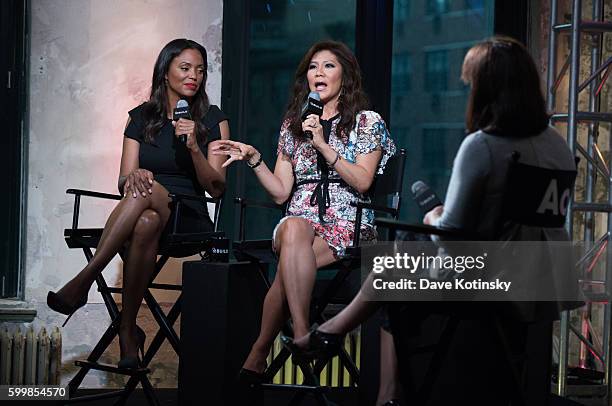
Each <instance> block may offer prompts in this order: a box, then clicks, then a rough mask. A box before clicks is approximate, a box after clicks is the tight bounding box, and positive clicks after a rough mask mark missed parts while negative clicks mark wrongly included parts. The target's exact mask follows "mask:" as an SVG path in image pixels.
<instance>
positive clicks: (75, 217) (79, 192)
mask: <svg viewBox="0 0 612 406" xmlns="http://www.w3.org/2000/svg"><path fill="white" fill-rule="evenodd" d="M66 193H67V194H69V195H74V208H73V210H72V229H73V230H76V229H77V228H78V227H79V210H80V208H81V196H87V197H96V198H99V199H108V200H121V199H122V198H123V197H122V196H121V195H112V194H110V193H102V192H94V191H93V190H84V189H68V190H66Z"/></svg>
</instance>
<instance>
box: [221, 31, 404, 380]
mask: <svg viewBox="0 0 612 406" xmlns="http://www.w3.org/2000/svg"><path fill="white" fill-rule="evenodd" d="M313 91H314V92H318V93H319V95H320V98H321V101H322V102H323V104H324V106H323V114H322V116H321V117H320V118H319V117H318V116H317V115H315V114H311V115H309V116H308V117H307V118H306V119H305V121H303V122H302V117H301V116H302V113H301V110H302V106H303V105H304V102H305V101H306V100H307V96H308V94H309V92H313ZM307 131H310V132H311V133H312V134H313V136H312V138H309V137H306V136H305V133H306V132H307ZM394 152H395V145H394V144H393V141H392V140H391V138H390V136H389V132H388V131H387V128H386V125H385V123H384V121H383V120H382V118H381V117H380V115H379V114H378V113H376V112H374V111H370V110H367V101H366V96H365V94H364V92H363V89H362V87H361V73H360V70H359V66H358V64H357V60H356V58H355V56H354V55H353V53H352V52H351V51H350V49H349V48H348V47H347V46H346V45H344V44H342V43H339V42H334V41H323V42H319V43H316V44H315V45H313V46H312V47H311V48H310V49H309V50H308V52H307V53H306V55H304V57H303V59H302V61H301V62H300V64H299V66H298V68H297V71H296V74H295V82H294V85H293V94H292V96H291V99H290V103H289V107H288V110H287V112H286V114H285V119H284V121H283V123H282V126H281V130H280V136H279V141H278V151H277V158H276V164H275V167H274V172H272V171H271V170H270V169H269V168H268V167H267V165H266V164H265V163H263V162H262V157H261V153H260V152H259V151H257V150H256V149H255V148H254V147H253V146H251V145H247V144H243V143H239V142H235V141H222V142H220V144H219V145H218V147H217V148H215V150H214V153H219V154H225V155H229V156H230V159H229V160H228V161H227V162H226V163H225V165H227V164H229V163H231V162H233V161H235V160H244V161H246V162H247V163H248V164H249V166H250V167H252V168H253V170H254V172H255V175H256V176H257V179H258V180H259V182H260V183H261V184H262V186H263V187H264V189H266V191H267V192H268V193H269V194H270V196H271V197H272V199H273V200H274V201H275V202H277V203H284V202H285V201H287V200H288V199H289V198H290V197H291V200H290V202H289V207H288V212H287V216H286V217H284V218H283V219H281V221H280V222H279V224H278V225H277V226H276V228H275V230H274V233H273V244H274V247H275V251H276V253H277V254H278V255H279V261H278V272H277V273H276V277H275V279H274V283H273V284H272V287H271V288H270V290H269V291H268V293H267V295H266V298H265V301H264V308H263V316H262V317H263V319H262V323H261V330H260V334H259V337H258V339H257V341H256V342H255V344H254V345H253V347H252V349H251V352H250V353H249V355H248V357H247V359H246V361H245V363H244V365H243V369H242V371H241V376H242V379H243V381H244V380H246V381H253V382H257V381H261V380H262V379H263V374H262V372H263V371H264V369H265V368H266V358H267V356H268V353H269V351H270V347H271V346H272V343H273V342H274V338H275V337H276V336H277V334H278V332H279V331H280V329H281V326H282V325H283V323H284V322H285V320H286V319H287V317H288V316H289V314H290V315H291V317H292V320H293V330H294V334H295V337H302V336H304V335H306V334H307V333H308V329H309V327H310V324H309V310H310V299H311V294H312V289H313V284H314V281H315V275H316V270H317V268H319V267H321V266H324V265H326V264H329V263H331V262H334V261H335V260H336V259H337V258H338V257H339V256H341V255H342V254H343V252H344V250H345V248H346V247H347V246H348V245H350V244H351V242H352V239H353V232H354V230H353V229H354V221H355V207H353V206H351V205H350V203H351V202H355V201H357V200H358V199H363V198H364V197H365V196H364V194H365V192H367V190H368V189H369V188H370V185H371V184H372V181H373V179H374V176H375V174H376V173H380V172H382V170H383V168H384V166H385V164H386V162H387V160H388V159H389V157H390V156H391V155H393V154H394ZM326 177H327V178H328V179H329V181H325V178H326ZM294 186H295V187H296V190H295V192H294V193H293V195H291V192H292V189H293V187H294ZM363 218H364V221H363V223H362V228H361V239H362V240H363V241H368V240H372V239H374V238H375V230H374V227H373V218H374V215H373V212H371V211H370V210H366V211H365V213H364V216H363Z"/></svg>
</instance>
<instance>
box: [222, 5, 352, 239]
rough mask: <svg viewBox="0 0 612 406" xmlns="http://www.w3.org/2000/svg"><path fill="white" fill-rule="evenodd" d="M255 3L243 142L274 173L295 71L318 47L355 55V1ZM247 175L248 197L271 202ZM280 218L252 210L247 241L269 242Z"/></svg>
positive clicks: (248, 216)
mask: <svg viewBox="0 0 612 406" xmlns="http://www.w3.org/2000/svg"><path fill="white" fill-rule="evenodd" d="M250 3H251V5H250V7H251V9H250V12H251V27H250V38H249V41H250V48H249V66H248V70H249V72H248V75H249V89H248V95H249V97H248V105H247V117H248V120H247V134H245V135H244V136H245V139H246V141H245V142H247V143H249V144H252V145H254V146H255V147H256V148H257V149H258V150H259V151H261V152H262V154H263V156H264V159H265V161H266V163H268V165H269V166H270V167H271V168H273V167H274V163H275V161H276V147H277V142H278V132H279V129H280V125H281V120H282V116H283V114H284V113H285V108H286V106H287V102H288V98H289V94H290V91H291V86H292V84H293V76H294V74H295V69H296V68H297V65H298V63H299V62H300V60H301V59H302V56H304V54H305V53H306V51H307V50H308V48H310V46H311V45H313V44H314V43H315V42H316V41H319V40H322V39H333V40H337V41H342V42H344V43H346V44H347V45H348V46H349V47H350V48H351V49H353V50H354V49H355V15H356V0H337V1H323V0H291V1H287V0H275V1H267V2H263V1H252V2H250ZM228 63H231V62H228ZM246 174H247V175H246V176H247V178H246V181H245V182H246V183H245V184H246V188H245V189H246V195H247V196H249V197H251V198H254V199H259V200H268V199H269V198H268V196H267V194H266V193H265V191H264V190H263V188H262V187H260V186H259V183H258V182H257V179H255V177H254V176H253V174H252V171H246ZM256 210H257V211H256ZM279 218H280V215H279V213H278V212H275V211H271V210H270V211H266V210H258V209H255V210H253V211H252V214H251V213H249V214H248V215H247V224H246V231H247V238H269V237H270V235H271V234H272V229H273V227H274V225H275V224H276V222H277V220H278V219H279Z"/></svg>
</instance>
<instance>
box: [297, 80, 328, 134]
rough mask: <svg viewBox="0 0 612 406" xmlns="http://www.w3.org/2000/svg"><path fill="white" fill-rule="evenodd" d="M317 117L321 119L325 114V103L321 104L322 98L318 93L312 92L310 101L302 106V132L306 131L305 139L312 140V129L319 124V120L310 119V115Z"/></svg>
mask: <svg viewBox="0 0 612 406" xmlns="http://www.w3.org/2000/svg"><path fill="white" fill-rule="evenodd" d="M312 114H314V115H316V116H318V117H321V115H322V114H323V102H321V96H319V93H317V92H310V93H309V94H308V99H307V100H306V103H304V106H302V116H301V117H302V130H303V131H304V137H306V138H309V139H312V136H313V134H312V129H313V128H315V127H316V125H317V124H318V123H319V122H318V120H315V119H314V118H312V117H310V115H312Z"/></svg>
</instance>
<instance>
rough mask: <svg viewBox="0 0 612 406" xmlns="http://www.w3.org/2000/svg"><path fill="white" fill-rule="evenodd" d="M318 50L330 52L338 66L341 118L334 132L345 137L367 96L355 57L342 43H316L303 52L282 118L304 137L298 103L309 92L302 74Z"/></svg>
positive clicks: (296, 132) (364, 107) (300, 109)
mask: <svg viewBox="0 0 612 406" xmlns="http://www.w3.org/2000/svg"><path fill="white" fill-rule="evenodd" d="M319 51H329V52H331V53H333V54H334V55H335V56H336V58H338V62H339V63H340V65H341V66H342V85H341V87H340V98H339V99H338V112H339V113H340V117H341V118H340V122H339V123H338V126H337V130H336V134H337V135H338V136H339V137H341V138H342V139H347V138H348V135H349V134H350V132H351V130H352V129H353V127H355V120H356V115H357V113H358V112H359V111H361V110H365V109H367V108H368V98H367V96H366V94H365V93H364V91H363V89H362V87H361V70H360V69H359V64H358V63H357V58H355V55H354V54H353V52H352V51H351V50H350V49H349V47H347V46H346V45H345V44H343V43H342V42H337V41H321V42H317V43H316V44H314V45H313V46H312V47H310V49H309V50H308V52H306V55H304V57H303V58H302V60H301V62H300V64H299V65H298V68H297V70H296V72H295V82H294V85H293V94H292V96H291V99H290V100H289V106H288V107H287V113H286V114H285V120H289V130H290V131H291V134H293V136H294V137H297V138H303V137H304V134H303V133H302V120H301V114H302V106H303V105H304V102H305V101H306V98H307V96H308V93H309V92H310V89H309V88H308V78H307V77H306V74H307V72H308V66H309V65H310V60H311V59H312V57H313V56H314V54H316V53H317V52H319Z"/></svg>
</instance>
